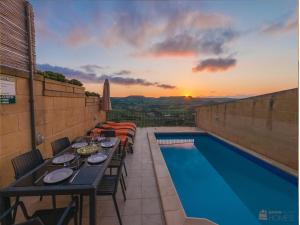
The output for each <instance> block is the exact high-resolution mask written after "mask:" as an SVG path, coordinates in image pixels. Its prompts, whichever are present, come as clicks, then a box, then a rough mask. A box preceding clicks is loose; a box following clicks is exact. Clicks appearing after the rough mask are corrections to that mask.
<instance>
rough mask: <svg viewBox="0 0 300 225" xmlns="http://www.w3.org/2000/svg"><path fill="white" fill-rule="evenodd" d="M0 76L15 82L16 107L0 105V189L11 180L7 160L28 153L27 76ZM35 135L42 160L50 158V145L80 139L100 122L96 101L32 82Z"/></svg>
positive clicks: (77, 91)
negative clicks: (41, 139) (56, 140)
mask: <svg viewBox="0 0 300 225" xmlns="http://www.w3.org/2000/svg"><path fill="white" fill-rule="evenodd" d="M0 74H2V75H14V76H15V78H16V104H11V105H0V171H1V173H0V187H1V186H5V185H6V184H8V183H9V182H11V181H12V180H13V168H12V165H11V159H12V158H13V157H15V156H17V155H19V154H21V153H23V152H26V151H28V150H30V149H31V127H30V105H29V88H28V87H29V86H28V74H27V73H26V72H22V71H19V70H13V69H8V68H4V67H1V69H0ZM34 95H35V111H36V128H37V133H39V134H41V135H43V136H44V137H45V139H44V142H43V143H42V144H41V145H38V146H37V147H38V149H40V150H41V152H42V154H43V156H44V157H50V156H51V155H52V150H51V142H52V141H54V140H55V139H58V138H61V137H64V136H68V137H69V138H70V139H71V140H72V139H74V138H75V137H77V136H80V135H83V134H84V133H85V132H86V131H87V130H88V129H90V128H92V127H94V125H95V124H96V123H98V122H101V121H104V120H105V118H106V115H105V112H103V111H101V110H100V98H98V97H85V94H84V88H83V87H79V86H76V85H71V84H67V83H63V82H57V81H53V80H49V79H44V78H43V77H42V76H39V75H36V76H35V80H34Z"/></svg>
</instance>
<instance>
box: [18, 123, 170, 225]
mask: <svg viewBox="0 0 300 225" xmlns="http://www.w3.org/2000/svg"><path fill="white" fill-rule="evenodd" d="M126 166H127V169H128V177H126V178H125V182H126V184H127V191H126V196H127V200H126V202H124V201H123V197H122V193H121V190H118V194H117V199H118V205H119V208H120V211H121V214H122V220H123V223H124V225H164V224H165V222H164V217H163V215H162V210H161V203H160V199H159V198H160V197H159V193H158V189H157V184H156V180H155V176H154V170H153V162H152V158H151V153H150V149H149V144H148V139H147V128H138V130H137V134H136V138H135V144H134V154H128V155H127V157H126ZM119 189H120V186H119ZM22 199H23V200H24V201H25V204H26V206H27V207H28V210H29V212H33V211H35V210H37V209H41V208H49V206H51V198H50V197H45V199H43V200H42V201H39V197H25V198H22ZM69 200H70V198H69V196H60V197H57V205H58V206H64V205H66V204H68V202H69ZM97 207H98V210H97V212H98V213H97V221H98V223H97V224H99V225H118V224H119V223H118V219H117V215H116V211H115V208H114V205H113V201H112V198H111V196H105V197H102V196H99V197H97ZM87 210H88V201H87V199H85V202H84V217H83V224H85V225H88V224H89V223H88V211H87ZM21 219H22V217H21V216H19V219H18V220H19V221H20V220H21Z"/></svg>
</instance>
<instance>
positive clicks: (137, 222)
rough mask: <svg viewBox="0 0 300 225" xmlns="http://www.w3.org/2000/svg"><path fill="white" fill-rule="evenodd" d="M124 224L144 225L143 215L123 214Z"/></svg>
mask: <svg viewBox="0 0 300 225" xmlns="http://www.w3.org/2000/svg"><path fill="white" fill-rule="evenodd" d="M122 222H123V225H142V216H141V215H133V216H122Z"/></svg>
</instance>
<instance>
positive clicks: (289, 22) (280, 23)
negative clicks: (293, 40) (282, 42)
mask: <svg viewBox="0 0 300 225" xmlns="http://www.w3.org/2000/svg"><path fill="white" fill-rule="evenodd" d="M297 29H298V16H297V13H293V14H292V15H291V16H286V17H284V18H280V19H277V20H275V21H273V22H271V23H269V24H265V25H264V26H263V27H262V28H261V32H262V33H264V34H270V35H281V34H286V33H290V32H293V31H297Z"/></svg>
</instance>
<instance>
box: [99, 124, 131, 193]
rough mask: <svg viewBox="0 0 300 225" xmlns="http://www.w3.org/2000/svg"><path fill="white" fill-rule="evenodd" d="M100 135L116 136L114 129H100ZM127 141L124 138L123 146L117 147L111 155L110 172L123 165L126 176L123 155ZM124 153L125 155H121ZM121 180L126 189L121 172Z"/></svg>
mask: <svg viewBox="0 0 300 225" xmlns="http://www.w3.org/2000/svg"><path fill="white" fill-rule="evenodd" d="M100 136H102V137H116V132H115V130H112V129H111V130H103V131H101V134H100ZM127 143H128V138H126V140H125V143H124V145H123V148H119V152H116V153H115V155H114V156H113V158H112V160H111V162H110V164H109V166H108V168H109V169H110V173H111V171H112V169H113V168H120V167H122V166H123V167H124V170H125V174H126V176H127V175H128V173H127V169H126V164H125V160H124V159H125V156H126V147H127ZM123 154H125V155H123ZM122 180H123V183H124V187H125V189H126V185H125V181H124V177H123V174H122Z"/></svg>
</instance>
